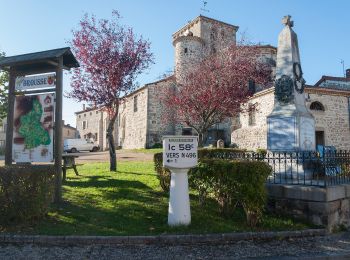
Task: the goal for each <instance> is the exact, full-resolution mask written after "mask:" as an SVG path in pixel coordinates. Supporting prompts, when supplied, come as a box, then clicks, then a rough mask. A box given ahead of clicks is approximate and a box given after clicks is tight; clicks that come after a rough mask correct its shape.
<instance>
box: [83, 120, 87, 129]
mask: <svg viewBox="0 0 350 260" xmlns="http://www.w3.org/2000/svg"><path fill="white" fill-rule="evenodd" d="M86 125H87V124H86V121H83V129H86Z"/></svg>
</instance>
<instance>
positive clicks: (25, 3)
mask: <svg viewBox="0 0 350 260" xmlns="http://www.w3.org/2000/svg"><path fill="white" fill-rule="evenodd" d="M206 2H207V5H206V8H205V9H207V10H208V11H209V12H208V11H203V10H201V9H203V1H202V0H99V1H97V0H74V1H72V0H60V1H53V0H45V1H44V0H0V51H4V52H6V55H7V56H12V55H19V54H24V53H30V52H37V51H44V50H49V49H55V48H61V47H65V46H68V43H67V42H69V40H71V39H72V32H71V31H72V29H76V28H78V23H79V20H80V19H81V18H82V16H83V15H84V13H89V14H95V15H96V17H97V18H107V19H109V18H111V13H112V10H118V11H119V13H120V14H121V16H122V20H121V23H122V24H124V25H126V26H129V27H132V28H133V30H134V32H135V33H136V34H137V35H139V36H140V35H142V37H143V38H145V39H148V40H149V41H150V42H151V51H152V52H153V54H154V57H155V64H153V65H152V66H151V67H150V68H149V69H148V70H146V71H145V72H144V73H143V74H142V75H140V77H139V78H138V84H139V85H140V86H142V85H144V84H146V83H150V82H153V81H156V80H158V79H159V78H160V76H161V75H163V74H164V73H166V72H168V71H171V70H173V68H174V48H173V46H172V34H173V33H174V32H176V31H177V30H178V29H180V28H181V27H183V26H184V25H186V24H187V23H188V21H190V20H193V19H194V18H196V17H197V16H198V15H200V14H202V15H205V16H208V17H210V18H213V19H217V20H220V21H223V22H226V23H229V24H233V25H236V26H239V31H238V34H237V35H238V38H239V37H240V35H242V34H244V35H245V38H247V39H248V40H249V41H251V42H254V43H261V44H271V45H273V46H277V39H278V34H279V33H280V31H281V30H282V28H283V25H282V23H281V19H282V17H283V16H284V15H287V14H289V15H291V16H292V20H294V28H293V29H294V31H295V32H296V33H297V34H298V40H299V49H300V56H301V64H302V68H303V72H304V77H305V79H306V82H307V84H315V83H316V82H317V81H318V80H319V79H320V78H321V76H322V75H329V76H343V66H342V64H341V60H344V66H345V69H346V68H350V26H349V25H350V20H349V14H350V13H349V10H350V1H349V0H206ZM64 91H65V92H69V91H70V76H69V75H68V74H67V73H66V75H65V77H64ZM81 109H82V103H78V102H76V101H75V100H72V99H68V98H64V101H63V119H64V120H65V123H69V124H71V125H72V126H75V124H76V123H75V115H74V112H75V111H79V110H81Z"/></svg>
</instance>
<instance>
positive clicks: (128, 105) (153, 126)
mask: <svg viewBox="0 0 350 260" xmlns="http://www.w3.org/2000/svg"><path fill="white" fill-rule="evenodd" d="M237 30H238V27H237V26H235V25H231V24H227V23H224V22H221V21H218V20H215V19H212V18H208V17H205V16H198V17H197V18H195V19H194V20H192V21H190V22H189V23H188V24H186V25H185V26H183V27H182V28H181V29H179V30H178V31H177V32H175V33H174V34H173V35H172V37H173V46H174V51H175V62H174V75H170V76H169V77H166V78H164V79H161V80H158V81H155V82H152V83H148V84H146V85H145V86H143V87H141V88H139V89H137V90H136V91H135V92H133V93H131V94H129V95H128V96H127V97H126V99H125V102H123V104H121V105H120V107H119V114H118V124H117V129H118V130H117V133H118V136H117V137H116V140H117V146H119V147H122V148H125V149H134V148H150V147H155V146H160V145H161V143H162V136H164V135H174V134H175V135H181V134H182V130H183V129H182V127H183V126H182V125H181V124H177V125H174V124H172V123H171V124H169V123H166V122H164V120H163V119H162V111H163V110H164V108H163V105H162V104H161V102H160V100H161V96H160V95H162V93H164V90H165V89H169V88H174V87H175V86H179V85H181V83H183V80H184V77H185V76H186V74H187V73H189V72H190V71H191V70H192V69H194V68H195V65H197V64H198V63H200V62H201V61H203V60H204V59H205V58H206V57H207V56H208V55H211V54H215V53H217V52H220V51H221V50H223V49H224V48H226V47H228V46H229V45H231V44H235V43H236V32H237ZM261 47H262V48H261V50H262V57H265V58H266V59H271V57H273V59H275V58H274V57H275V48H273V47H271V46H268V47H266V46H265V47H264V46H261ZM175 112H176V111H174V113H175ZM231 121H232V120H231V119H230V118H227V120H225V121H224V122H222V123H220V124H217V125H215V126H214V127H212V128H211V129H209V131H208V139H207V142H206V144H205V145H210V144H216V141H217V140H218V139H223V140H224V141H225V143H226V145H229V144H230V143H231V132H232V122H231Z"/></svg>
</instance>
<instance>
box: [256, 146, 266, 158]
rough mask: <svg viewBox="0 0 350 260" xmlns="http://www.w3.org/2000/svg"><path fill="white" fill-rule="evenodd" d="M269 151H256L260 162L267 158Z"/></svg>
mask: <svg viewBox="0 0 350 260" xmlns="http://www.w3.org/2000/svg"><path fill="white" fill-rule="evenodd" d="M266 154H267V150H266V149H263V148H258V149H256V155H257V157H258V159H259V160H263V159H265V158H266Z"/></svg>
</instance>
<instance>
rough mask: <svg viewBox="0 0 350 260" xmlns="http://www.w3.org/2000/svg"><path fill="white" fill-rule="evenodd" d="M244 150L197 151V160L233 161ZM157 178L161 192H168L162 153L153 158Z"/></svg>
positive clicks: (166, 172) (242, 153) (166, 174)
mask: <svg viewBox="0 0 350 260" xmlns="http://www.w3.org/2000/svg"><path fill="white" fill-rule="evenodd" d="M245 151H246V150H244V149H225V148H220V149H198V160H199V161H200V160H202V159H205V158H206V159H213V158H217V159H234V158H237V157H242V156H244V155H245ZM153 161H154V165H155V170H156V172H157V178H158V180H159V183H160V186H161V187H162V189H163V191H166V192H168V191H169V187H170V171H169V170H168V169H165V168H164V167H163V153H156V154H154V157H153Z"/></svg>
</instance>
